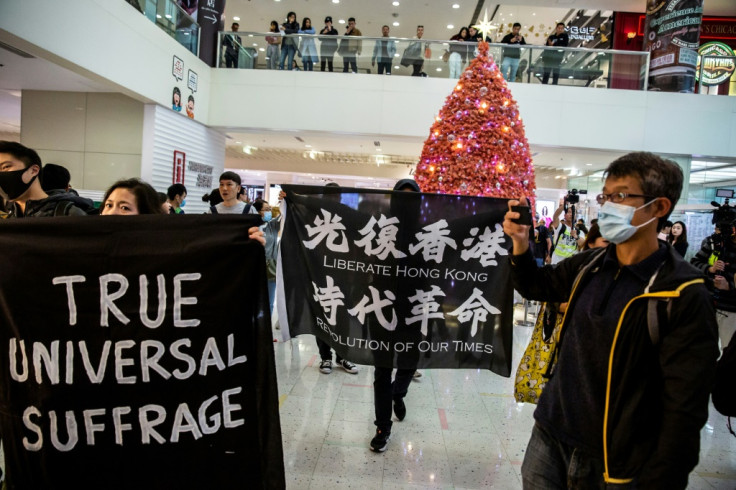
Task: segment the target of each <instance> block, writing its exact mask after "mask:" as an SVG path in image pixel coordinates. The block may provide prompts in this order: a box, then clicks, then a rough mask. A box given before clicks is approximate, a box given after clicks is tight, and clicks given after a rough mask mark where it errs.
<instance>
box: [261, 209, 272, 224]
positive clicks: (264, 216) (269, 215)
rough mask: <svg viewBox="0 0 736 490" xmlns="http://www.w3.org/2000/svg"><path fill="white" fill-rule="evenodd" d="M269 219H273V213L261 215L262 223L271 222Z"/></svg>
mask: <svg viewBox="0 0 736 490" xmlns="http://www.w3.org/2000/svg"><path fill="white" fill-rule="evenodd" d="M271 218H273V213H272V212H271V211H265V212H264V213H263V221H265V222H266V223H268V222H269V221H271Z"/></svg>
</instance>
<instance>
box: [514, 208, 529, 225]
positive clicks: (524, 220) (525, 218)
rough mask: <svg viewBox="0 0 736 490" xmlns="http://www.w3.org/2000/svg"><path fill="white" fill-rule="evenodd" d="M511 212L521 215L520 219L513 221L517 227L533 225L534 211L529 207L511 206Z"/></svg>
mask: <svg viewBox="0 0 736 490" xmlns="http://www.w3.org/2000/svg"><path fill="white" fill-rule="evenodd" d="M511 211H513V212H515V213H519V218H518V219H513V220H511V221H513V222H514V223H516V224H517V225H527V226H531V225H532V210H531V208H530V207H529V206H511Z"/></svg>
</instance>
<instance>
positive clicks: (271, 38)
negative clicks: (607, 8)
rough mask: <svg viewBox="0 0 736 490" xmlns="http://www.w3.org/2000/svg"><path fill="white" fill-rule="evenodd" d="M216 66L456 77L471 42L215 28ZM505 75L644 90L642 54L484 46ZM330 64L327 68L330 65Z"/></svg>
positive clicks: (645, 59)
mask: <svg viewBox="0 0 736 490" xmlns="http://www.w3.org/2000/svg"><path fill="white" fill-rule="evenodd" d="M218 42H219V46H220V51H219V52H220V57H219V60H218V67H221V68H226V67H227V68H241V69H286V70H288V69H289V67H290V66H291V67H292V69H298V70H307V71H311V70H314V71H333V70H334V71H336V72H356V73H365V74H381V73H386V72H388V73H390V74H392V75H405V76H412V75H413V76H426V77H432V78H458V77H459V76H460V75H461V74H462V72H463V70H464V69H465V68H467V66H468V64H469V63H470V61H472V59H473V58H474V57H475V55H476V54H477V46H478V45H477V43H469V42H457V41H445V40H430V39H421V40H419V39H405V38H375V37H357V36H315V35H308V34H298V35H297V34H294V35H281V34H279V33H268V34H264V33H255V32H221V33H220V39H219V41H218ZM489 51H490V54H491V55H492V56H493V59H494V60H495V61H496V63H497V64H498V66H499V68H501V69H505V70H504V71H505V77H508V78H507V80H508V79H509V78H513V81H515V82H520V83H550V84H553V83H557V84H559V85H567V86H580V87H600V88H624V89H632V90H646V89H647V79H648V67H649V53H646V52H639V51H617V50H599V49H586V48H556V47H546V46H533V45H529V44H527V45H524V46H521V47H517V46H513V47H511V46H510V45H507V44H494V43H491V44H490V50H489ZM331 65H332V66H331Z"/></svg>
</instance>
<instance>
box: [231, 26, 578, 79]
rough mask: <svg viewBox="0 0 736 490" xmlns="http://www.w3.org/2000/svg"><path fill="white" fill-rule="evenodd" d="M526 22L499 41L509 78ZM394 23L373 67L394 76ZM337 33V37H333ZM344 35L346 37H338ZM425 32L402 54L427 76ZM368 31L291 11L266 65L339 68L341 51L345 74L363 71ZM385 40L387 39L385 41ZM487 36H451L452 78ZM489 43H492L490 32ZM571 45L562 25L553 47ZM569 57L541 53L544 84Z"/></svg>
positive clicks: (276, 32) (473, 31) (471, 30)
mask: <svg viewBox="0 0 736 490" xmlns="http://www.w3.org/2000/svg"><path fill="white" fill-rule="evenodd" d="M239 28H240V24H238V23H237V22H233V24H232V25H231V33H229V34H226V35H225V36H224V37H223V41H222V44H223V47H224V57H225V65H226V67H227V68H237V67H238V57H239V51H240V48H241V47H242V43H241V38H240V36H238V35H237V32H238V29H239ZM520 29H521V24H519V23H515V24H514V25H513V27H512V29H511V32H510V33H508V34H506V35H505V36H504V37H503V38H502V39H501V40H500V41H499V42H500V43H501V44H507V45H509V47H505V48H504V49H503V55H502V58H503V61H502V62H501V63H500V65H499V66H500V69H501V72H502V74H503V76H504V78H505V79H506V80H507V81H515V80H516V75H517V71H518V69H519V64H520V48H519V47H518V46H520V45H525V44H527V43H526V40H525V39H524V36H522V35H521V34H520V33H519V31H520ZM390 32H391V31H390V27H389V26H388V25H384V26H382V27H381V38H380V39H378V40H376V41H375V42H374V45H373V52H372V56H371V66H376V64H378V68H377V71H378V74H379V75H382V74H384V73H385V74H386V75H390V74H391V67H392V65H393V59H394V57H395V56H397V54H396V44H397V40H396V39H394V38H390ZM300 34H308V35H310V36H299V35H300ZM315 34H316V35H318V36H320V37H319V38H318V39H319V41H320V46H319V52H318V50H317V45H316V39H317V38H315V37H311V35H315ZM333 36H334V39H333V38H332V37H333ZM338 36H340V37H339V38H338ZM423 36H424V26H422V25H418V26H417V32H416V36H415V37H414V39H413V40H412V41H411V42H409V44H408V45H407V47H406V49H405V50H404V52H403V54H402V55H401V61H400V63H401V65H402V66H405V67H412V76H427V75H426V73H425V72H423V71H422V67H423V65H424V61H425V60H426V59H430V58H431V56H432V50H431V47H430V43H428V42H424V41H421V39H422V38H423ZM361 37H363V33H362V32H361V31H360V29H358V28H357V27H356V20H355V18H354V17H350V18H349V19H348V21H347V25H346V27H345V32H343V33H342V34H341V33H340V32H338V30H337V29H336V28H335V27H334V26H333V24H332V17H330V16H327V17H325V21H324V27H322V29H320V30H319V32H318V31H317V30H316V28H315V27H314V26H313V25H312V20H311V19H310V18H309V17H304V18H303V19H302V21H301V23H299V22H298V21H297V16H296V13H295V12H289V13H288V14H287V16H286V22H283V23H281V24H279V23H278V22H277V21H275V20H272V21H271V24H270V27H269V31H268V35H267V36H266V38H265V39H266V43H267V45H268V46H267V49H266V68H268V69H271V70H277V69H278V70H302V69H303V70H305V71H314V68H315V66H316V65H317V64H318V63H319V65H320V69H321V71H333V69H334V59H335V54H336V53H337V54H339V55H340V56H341V57H342V63H343V69H342V71H343V72H344V73H348V72H352V73H357V72H358V65H357V58H358V56H360V55H361V54H362V52H363V42H362V40H361ZM384 38H385V39H384ZM483 40H484V39H483V36H482V34H481V33H480V32H479V31H478V29H477V28H476V27H475V26H470V27H461V28H460V29H459V31H458V32H457V34H455V35H453V36H452V37H451V38H450V41H453V42H452V43H450V44H449V47H448V49H446V50H445V52H444V53H443V54H442V57H441V58H442V60H443V61H445V62H447V63H448V65H449V71H450V78H457V77H459V76H460V73H461V72H462V70H463V67H464V65H465V63H467V62H468V61H470V60H472V59H473V58H474V57H475V56H476V55H477V48H476V47H475V46H473V45H472V43H478V42H480V41H483ZM485 41H487V42H492V39H491V38H490V37H488V36H486V37H485ZM568 43H569V38H568V35H567V33H566V32H565V25H564V24H563V23H558V24H557V26H556V28H555V31H554V32H553V33H552V34H550V36H549V37H547V40H546V42H545V45H546V46H549V47H565V46H567V45H568ZM297 58H301V60H302V67H301V68H300V67H299V63H298V62H297ZM563 58H564V52H563V51H562V50H556V49H555V50H545V51H544V52H543V53H542V56H541V57H540V60H541V62H542V71H543V75H542V83H545V84H546V83H548V82H549V79H550V76H551V77H552V83H553V84H555V85H556V84H557V81H558V79H559V68H560V64H561V63H562V60H563Z"/></svg>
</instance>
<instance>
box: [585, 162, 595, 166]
mask: <svg viewBox="0 0 736 490" xmlns="http://www.w3.org/2000/svg"><path fill="white" fill-rule="evenodd" d="M585 165H587V166H588V167H592V166H593V164H592V163H586V164H585Z"/></svg>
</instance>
